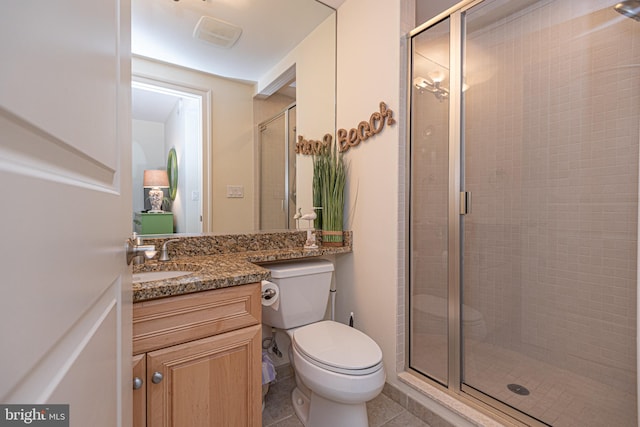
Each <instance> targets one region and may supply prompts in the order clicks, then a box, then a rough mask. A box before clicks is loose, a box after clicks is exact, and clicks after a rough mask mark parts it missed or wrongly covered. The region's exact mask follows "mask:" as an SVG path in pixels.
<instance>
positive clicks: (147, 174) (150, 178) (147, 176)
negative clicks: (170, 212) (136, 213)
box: [142, 170, 169, 213]
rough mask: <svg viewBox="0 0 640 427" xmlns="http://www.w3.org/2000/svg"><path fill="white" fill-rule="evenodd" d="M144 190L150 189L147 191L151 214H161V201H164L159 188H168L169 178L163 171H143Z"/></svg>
mask: <svg viewBox="0 0 640 427" xmlns="http://www.w3.org/2000/svg"><path fill="white" fill-rule="evenodd" d="M142 185H143V186H144V188H151V190H149V200H150V201H151V210H150V211H149V212H151V213H161V212H164V211H163V210H162V200H163V199H164V192H163V191H162V190H161V188H169V177H168V176H167V171H165V170H146V171H144V180H143V184H142Z"/></svg>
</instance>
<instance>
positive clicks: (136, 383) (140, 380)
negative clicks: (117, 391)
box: [133, 377, 144, 390]
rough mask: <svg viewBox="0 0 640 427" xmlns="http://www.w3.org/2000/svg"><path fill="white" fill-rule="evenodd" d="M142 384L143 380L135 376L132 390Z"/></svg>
mask: <svg viewBox="0 0 640 427" xmlns="http://www.w3.org/2000/svg"><path fill="white" fill-rule="evenodd" d="M142 384H144V381H142V378H140V377H135V378H134V379H133V389H134V390H138V389H139V388H140V387H142Z"/></svg>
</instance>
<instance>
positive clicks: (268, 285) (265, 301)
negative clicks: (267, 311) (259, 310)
mask: <svg viewBox="0 0 640 427" xmlns="http://www.w3.org/2000/svg"><path fill="white" fill-rule="evenodd" d="M270 294H272V296H270ZM262 305H263V306H264V307H271V308H272V309H274V310H276V311H277V310H278V308H279V307H280V289H279V288H278V285H276V284H275V283H273V282H269V281H268V280H263V281H262Z"/></svg>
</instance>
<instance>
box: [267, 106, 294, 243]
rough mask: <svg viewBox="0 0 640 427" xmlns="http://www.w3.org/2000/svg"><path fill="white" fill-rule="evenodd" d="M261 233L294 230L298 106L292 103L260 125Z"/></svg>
mask: <svg viewBox="0 0 640 427" xmlns="http://www.w3.org/2000/svg"><path fill="white" fill-rule="evenodd" d="M258 130H259V132H260V135H259V146H260V148H259V153H260V154H259V155H260V183H259V194H260V209H259V212H260V215H259V221H260V223H259V227H260V230H281V229H288V228H295V224H292V223H291V222H292V218H293V216H294V215H295V210H296V209H295V208H296V187H295V184H296V152H295V138H296V135H295V132H296V106H295V104H292V105H290V106H288V107H287V108H285V109H284V110H283V111H282V112H280V113H278V114H277V115H276V116H275V117H272V118H270V119H269V120H266V121H264V122H262V123H260V125H258Z"/></svg>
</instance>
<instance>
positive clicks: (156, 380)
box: [151, 371, 164, 384]
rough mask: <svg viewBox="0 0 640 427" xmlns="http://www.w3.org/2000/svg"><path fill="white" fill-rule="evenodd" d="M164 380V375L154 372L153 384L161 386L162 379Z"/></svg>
mask: <svg viewBox="0 0 640 427" xmlns="http://www.w3.org/2000/svg"><path fill="white" fill-rule="evenodd" d="M163 378H164V376H162V374H161V373H160V372H157V371H156V372H154V373H153V375H152V376H151V382H152V383H154V384H159V383H160V382H161V381H162V379H163Z"/></svg>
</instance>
